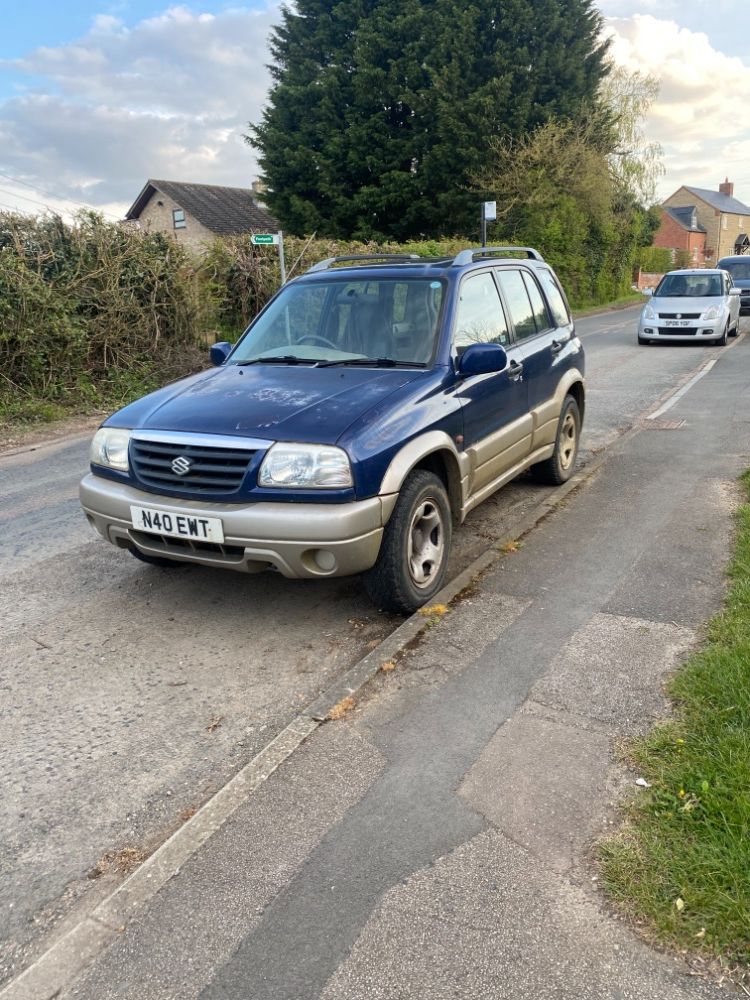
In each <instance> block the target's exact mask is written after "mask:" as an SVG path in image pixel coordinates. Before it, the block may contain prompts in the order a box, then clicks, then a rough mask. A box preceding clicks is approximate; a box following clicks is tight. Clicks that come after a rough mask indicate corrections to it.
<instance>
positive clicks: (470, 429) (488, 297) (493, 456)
mask: <svg viewBox="0 0 750 1000" xmlns="http://www.w3.org/2000/svg"><path fill="white" fill-rule="evenodd" d="M471 344H501V345H502V346H503V347H504V348H505V350H506V351H507V353H508V361H509V365H508V367H507V368H506V369H505V371H502V372H490V373H489V374H486V375H472V376H470V377H468V378H465V379H463V380H462V381H461V382H460V383H459V386H458V390H457V392H458V396H459V398H460V400H461V404H462V407H463V412H464V448H465V450H466V451H467V452H468V453H469V455H470V457H471V463H472V485H471V492H472V493H476V492H477V490H480V489H481V488H482V487H483V486H486V485H487V484H488V483H491V482H492V481H493V480H495V479H497V478H498V477H499V476H501V475H502V474H503V473H504V472H506V471H507V470H508V469H510V468H512V467H513V466H514V465H516V464H517V463H518V462H519V461H520V460H521V459H522V458H524V457H525V456H526V455H527V454H528V452H529V450H530V447H531V430H532V420H531V416H530V415H529V404H528V393H527V391H526V381H525V379H524V378H523V366H522V365H521V363H520V348H519V347H516V346H515V345H514V344H513V343H512V341H511V338H510V335H509V329H508V320H507V317H506V315H505V311H504V309H503V305H502V302H501V300H500V296H499V294H498V291H497V286H496V284H495V280H494V277H493V275H492V271H491V270H490V269H487V270H486V271H480V272H479V273H477V272H472V273H470V274H468V275H466V277H465V278H464V279H463V281H462V283H461V287H460V289H459V300H458V305H457V308H456V319H455V324H454V330H453V347H454V353H455V355H456V356H457V357H460V355H461V354H462V353H463V351H465V350H466V348H467V347H469V346H470V345H471Z"/></svg>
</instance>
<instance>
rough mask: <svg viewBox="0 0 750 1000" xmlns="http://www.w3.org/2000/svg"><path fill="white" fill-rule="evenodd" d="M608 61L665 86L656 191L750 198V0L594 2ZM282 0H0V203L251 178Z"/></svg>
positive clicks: (119, 196)
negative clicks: (253, 137)
mask: <svg viewBox="0 0 750 1000" xmlns="http://www.w3.org/2000/svg"><path fill="white" fill-rule="evenodd" d="M596 2H597V4H598V6H599V8H600V10H601V12H602V14H603V16H604V18H605V31H606V32H607V33H608V34H609V35H611V37H612V48H611V52H612V56H613V58H614V60H615V61H616V62H617V63H619V64H622V65H624V66H626V67H627V68H628V69H630V70H640V71H642V72H647V73H651V74H654V75H655V76H657V77H658V78H659V79H660V82H661V89H660V93H659V97H658V99H657V100H656V102H655V103H654V105H653V107H652V108H651V111H650V113H649V116H648V119H647V122H646V133H647V137H648V139H650V140H652V141H656V142H659V143H660V144H661V145H662V147H663V150H664V164H665V167H666V173H665V175H664V177H663V179H662V181H661V183H660V187H659V195H660V196H661V197H666V196H667V195H669V194H670V193H671V192H673V191H675V190H676V189H677V188H678V187H679V186H680V185H681V184H688V185H691V186H695V187H704V188H711V189H714V190H715V189H717V188H718V185H719V183H720V182H721V181H723V180H724V178H725V177H728V178H729V180H731V181H734V184H735V196H736V197H738V198H740V199H741V200H742V201H744V202H745V203H746V204H750V0H711V2H708V0H596ZM278 15H279V3H278V2H277V0H252V2H249V3H244V4H243V3H242V2H241V0H235V2H222V0H185V2H183V3H180V4H172V5H170V4H169V2H168V0H161V2H160V0H66V2H64V3H63V2H60V0H0V26H1V27H0V208H14V209H18V210H21V211H26V212H41V211H44V210H45V208H49V209H53V210H56V211H60V212H62V213H63V214H69V213H72V212H74V211H75V210H76V209H77V208H79V207H80V206H87V207H94V208H96V209H98V210H99V211H102V212H104V213H105V215H107V217H111V218H121V217H122V216H123V215H124V213H125V211H126V210H127V208H128V206H129V205H130V204H131V202H132V201H134V200H135V198H136V196H137V194H138V192H139V191H140V189H141V188H142V186H143V184H144V183H145V182H146V180H147V179H148V178H149V177H154V178H162V179H166V180H178V181H192V182H198V183H207V184H228V185H236V186H240V187H248V186H249V185H250V183H251V182H252V180H253V179H254V178H255V177H256V176H257V166H256V161H255V156H254V153H253V151H252V149H251V148H250V147H249V146H248V145H247V144H246V143H245V142H244V141H243V133H244V132H245V131H246V129H247V123H248V121H257V120H258V119H259V117H260V114H261V112H262V108H263V105H264V101H265V96H266V94H267V90H268V83H269V76H268V71H267V69H266V63H267V62H268V61H269V55H268V50H267V38H268V32H269V29H270V28H271V26H272V25H273V24H274V23H275V22H276V21H277V19H278Z"/></svg>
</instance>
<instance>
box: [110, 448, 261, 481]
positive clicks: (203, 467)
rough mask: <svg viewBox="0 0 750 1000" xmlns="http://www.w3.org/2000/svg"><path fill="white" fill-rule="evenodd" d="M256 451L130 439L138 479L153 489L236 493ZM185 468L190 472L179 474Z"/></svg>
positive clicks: (131, 457) (132, 458) (132, 463)
mask: <svg viewBox="0 0 750 1000" xmlns="http://www.w3.org/2000/svg"><path fill="white" fill-rule="evenodd" d="M254 454H255V452H254V451H252V450H248V449H245V448H229V447H226V448H224V447H213V446H211V445H198V444H181V443H176V442H175V443H173V442H168V441H142V440H138V439H133V440H132V441H131V442H130V464H131V468H132V470H133V475H134V476H135V478H136V479H137V480H138V481H139V482H140V483H143V485H144V486H149V487H151V488H152V489H170V488H171V489H178V490H179V491H180V492H181V493H195V494H201V493H235V492H236V491H237V490H239V488H240V486H241V485H242V481H243V480H244V478H245V473H246V472H247V468H248V465H249V464H250V460H251V459H252V457H253V455H254ZM180 460H183V461H180ZM185 467H187V471H186V472H185V473H184V474H183V475H179V474H178V472H177V471H176V470H182V469H185Z"/></svg>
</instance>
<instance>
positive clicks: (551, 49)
mask: <svg viewBox="0 0 750 1000" xmlns="http://www.w3.org/2000/svg"><path fill="white" fill-rule="evenodd" d="M606 48H607V46H606V43H605V42H603V41H602V38H601V18H600V15H599V14H598V13H597V12H596V10H595V8H594V6H593V0H473V2H466V0H297V3H296V6H295V7H294V8H291V7H287V8H284V10H283V14H282V21H281V24H280V25H279V26H278V27H277V28H276V29H275V31H274V33H273V37H272V42H271V51H272V56H273V63H272V66H271V72H272V75H273V80H274V83H273V87H272V90H271V94H270V97H269V102H268V106H267V108H266V110H265V112H264V115H263V119H262V121H261V122H260V124H258V125H255V126H251V130H250V136H249V137H248V139H249V141H250V142H251V144H252V145H253V146H255V147H256V148H257V149H258V151H259V153H260V162H261V166H262V169H263V174H264V179H265V181H266V183H267V184H268V186H269V194H268V197H267V200H268V204H269V207H270V208H271V209H272V210H273V212H274V213H275V214H276V215H277V216H278V217H279V219H281V221H282V223H283V224H284V226H285V227H286V228H288V229H290V230H292V231H293V232H297V233H303V232H312V231H313V230H317V232H318V233H319V234H320V235H328V236H336V237H352V236H353V237H360V238H370V237H376V238H377V237H389V238H393V239H399V240H402V239H408V238H412V237H419V236H438V235H442V234H467V235H468V234H470V233H472V232H474V231H475V230H476V227H477V220H476V216H477V206H476V195H472V194H471V193H470V192H469V190H468V188H469V181H468V179H469V177H471V176H472V175H476V174H477V172H478V171H481V169H482V167H483V166H484V164H485V163H486V158H487V156H488V142H489V140H490V139H492V138H494V137H497V136H508V135H521V134H523V133H525V132H526V131H527V130H528V129H530V128H533V127H534V126H536V125H539V124H541V123H542V122H544V121H546V120H547V119H549V118H550V117H552V116H554V117H563V118H570V119H572V120H574V121H575V120H578V119H579V118H580V117H581V116H582V115H584V114H585V113H586V109H587V108H591V107H593V106H594V104H595V102H596V94H597V89H598V87H599V84H600V82H601V80H602V79H603V77H604V76H605V75H606V72H607V66H606Z"/></svg>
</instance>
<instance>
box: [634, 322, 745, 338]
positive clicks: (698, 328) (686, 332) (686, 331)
mask: <svg viewBox="0 0 750 1000" xmlns="http://www.w3.org/2000/svg"><path fill="white" fill-rule="evenodd" d="M725 324H726V318H719V319H716V320H700V319H697V320H695V321H691V323H690V326H689V327H680V326H665V323H664V320H659V319H649V320H643V319H642V320H641V321H640V322H639V324H638V335H639V336H640V337H643V338H645V339H646V340H716V339H717V338H719V337H721V336H722V334H723V333H724V326H725Z"/></svg>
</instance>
